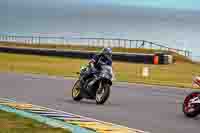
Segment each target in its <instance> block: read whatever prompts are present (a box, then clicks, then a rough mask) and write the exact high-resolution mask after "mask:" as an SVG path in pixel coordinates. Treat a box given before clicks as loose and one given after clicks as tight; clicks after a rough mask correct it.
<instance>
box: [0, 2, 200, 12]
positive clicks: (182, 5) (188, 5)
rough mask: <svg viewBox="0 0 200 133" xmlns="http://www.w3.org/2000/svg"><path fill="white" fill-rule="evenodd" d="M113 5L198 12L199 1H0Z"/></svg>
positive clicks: (6, 3) (41, 4) (14, 3)
mask: <svg viewBox="0 0 200 133" xmlns="http://www.w3.org/2000/svg"><path fill="white" fill-rule="evenodd" d="M69 4H75V5H102V4H104V5H113V6H145V7H154V8H174V9H183V10H185V9H186V10H200V0H0V5H1V6H6V5H9V6H13V5H15V6H38V7H40V6H50V7H60V6H65V5H69Z"/></svg>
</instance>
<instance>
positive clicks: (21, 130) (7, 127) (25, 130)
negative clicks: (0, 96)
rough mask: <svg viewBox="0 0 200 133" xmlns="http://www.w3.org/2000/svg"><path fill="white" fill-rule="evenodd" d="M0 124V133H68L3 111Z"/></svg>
mask: <svg viewBox="0 0 200 133" xmlns="http://www.w3.org/2000/svg"><path fill="white" fill-rule="evenodd" d="M0 123H1V124H0V133H44V132H45V133H70V132H69V131H67V130H64V129H60V128H52V127H49V126H47V125H44V124H42V123H39V122H37V121H35V120H32V119H28V118H24V117H20V116H18V115H16V114H14V113H8V112H4V111H0Z"/></svg>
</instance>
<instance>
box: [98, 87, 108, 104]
mask: <svg viewBox="0 0 200 133" xmlns="http://www.w3.org/2000/svg"><path fill="white" fill-rule="evenodd" d="M109 96H110V85H108V84H106V85H104V86H103V88H102V90H101V92H98V91H97V92H96V104H104V103H105V102H106V101H107V99H108V98H109Z"/></svg>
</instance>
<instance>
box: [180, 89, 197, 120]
mask: <svg viewBox="0 0 200 133" xmlns="http://www.w3.org/2000/svg"><path fill="white" fill-rule="evenodd" d="M198 96H200V92H192V93H190V94H189V95H188V96H186V98H185V100H184V103H183V113H184V114H185V116H187V117H189V118H194V117H196V116H197V115H199V113H200V104H191V103H190V100H191V99H193V98H195V97H198Z"/></svg>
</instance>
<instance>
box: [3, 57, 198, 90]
mask: <svg viewBox="0 0 200 133" xmlns="http://www.w3.org/2000/svg"><path fill="white" fill-rule="evenodd" d="M86 63H87V60H84V59H72V58H61V57H47V56H35V55H21V54H7V53H0V71H1V72H18V73H37V74H48V75H56V76H68V77H76V76H77V75H76V72H78V71H79V69H80V66H81V65H83V64H86ZM144 67H148V68H149V71H150V72H149V73H150V75H149V77H146V78H145V77H143V76H142V71H143V68H144ZM199 67H200V65H199V64H193V63H189V62H179V63H176V64H170V65H145V64H135V63H127V62H114V63H113V69H114V72H115V77H116V80H117V81H125V82H134V83H146V84H156V85H167V86H176V87H192V77H193V76H194V75H197V74H199V73H200V69H199Z"/></svg>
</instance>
